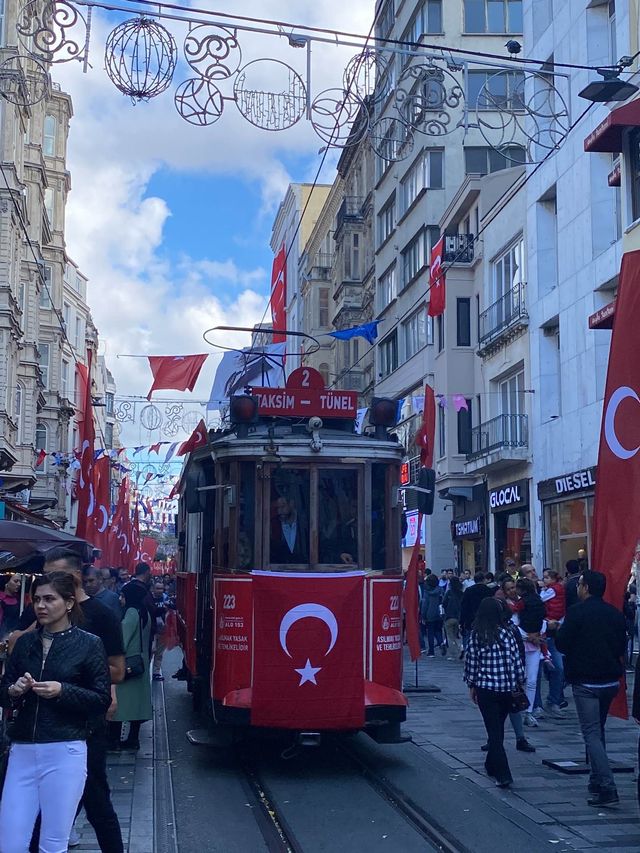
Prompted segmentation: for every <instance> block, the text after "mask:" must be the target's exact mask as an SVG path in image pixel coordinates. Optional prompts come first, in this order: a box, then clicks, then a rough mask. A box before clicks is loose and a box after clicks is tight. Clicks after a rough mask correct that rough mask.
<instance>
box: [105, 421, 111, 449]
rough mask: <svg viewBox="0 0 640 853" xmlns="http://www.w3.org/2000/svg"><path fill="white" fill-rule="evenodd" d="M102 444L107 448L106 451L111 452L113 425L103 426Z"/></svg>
mask: <svg viewBox="0 0 640 853" xmlns="http://www.w3.org/2000/svg"><path fill="white" fill-rule="evenodd" d="M104 443H105V444H106V446H107V450H111V448H112V447H113V424H105V425H104Z"/></svg>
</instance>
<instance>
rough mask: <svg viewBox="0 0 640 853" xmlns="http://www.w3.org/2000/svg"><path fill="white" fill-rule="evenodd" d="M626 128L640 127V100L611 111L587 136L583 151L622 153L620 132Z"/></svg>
mask: <svg viewBox="0 0 640 853" xmlns="http://www.w3.org/2000/svg"><path fill="white" fill-rule="evenodd" d="M627 127H640V99H637V100H635V101H631V102H630V103H628V104H624V105H623V106H621V107H618V108H617V109H615V110H612V111H611V112H610V113H609V115H608V116H607V117H606V119H605V120H604V121H601V122H600V124H599V125H598V126H597V127H596V129H595V130H594V131H593V132H592V133H590V134H589V136H587V138H586V139H585V141H584V150H585V151H609V152H611V153H616V154H619V153H620V151H622V132H623V130H625V129H626V128H627Z"/></svg>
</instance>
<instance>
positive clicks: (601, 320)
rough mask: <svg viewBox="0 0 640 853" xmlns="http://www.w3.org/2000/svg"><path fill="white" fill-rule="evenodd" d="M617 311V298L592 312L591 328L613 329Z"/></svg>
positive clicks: (590, 318)
mask: <svg viewBox="0 0 640 853" xmlns="http://www.w3.org/2000/svg"><path fill="white" fill-rule="evenodd" d="M615 313H616V300H615V299H614V300H613V302H610V303H609V304H608V305H605V306H604V307H602V308H600V309H599V310H598V311H596V312H595V314H592V315H591V316H590V317H589V328H590V329H612V328H613V318H614V315H615Z"/></svg>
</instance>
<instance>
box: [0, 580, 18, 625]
mask: <svg viewBox="0 0 640 853" xmlns="http://www.w3.org/2000/svg"><path fill="white" fill-rule="evenodd" d="M1 582H2V584H3V585H2V588H1V589H0V640H3V639H4V638H5V637H6V636H8V635H9V634H11V632H12V631H15V630H16V629H17V628H18V625H19V623H20V588H21V586H22V575H20V574H14V575H10V576H8V577H7V576H6V575H5V576H3V577H2V578H1Z"/></svg>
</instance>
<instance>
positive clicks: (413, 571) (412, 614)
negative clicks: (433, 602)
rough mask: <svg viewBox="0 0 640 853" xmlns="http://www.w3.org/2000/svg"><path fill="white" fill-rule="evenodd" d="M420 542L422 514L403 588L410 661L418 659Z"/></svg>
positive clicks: (419, 518) (419, 517) (419, 516)
mask: <svg viewBox="0 0 640 853" xmlns="http://www.w3.org/2000/svg"><path fill="white" fill-rule="evenodd" d="M421 540H422V514H421V513H420V514H418V532H417V534H416V541H415V544H414V546H413V551H412V552H411V559H410V560H409V566H408V568H407V576H406V578H405V588H404V610H405V618H406V628H407V645H408V646H409V653H410V654H411V660H413V661H415V660H418V658H419V657H420V624H419V620H420V614H419V612H418V610H419V606H420V602H419V596H418V557H419V556H420V543H421Z"/></svg>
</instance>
